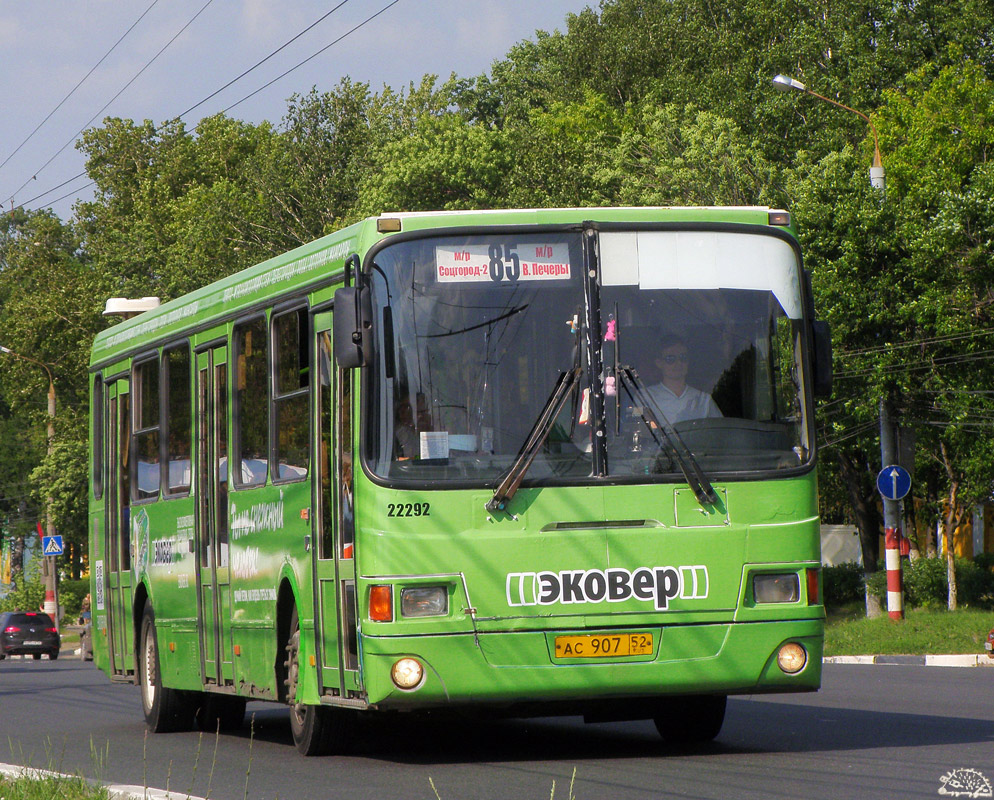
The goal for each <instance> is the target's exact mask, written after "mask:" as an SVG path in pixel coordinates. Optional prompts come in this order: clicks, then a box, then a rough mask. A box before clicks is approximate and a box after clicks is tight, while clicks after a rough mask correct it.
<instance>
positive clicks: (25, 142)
mask: <svg viewBox="0 0 994 800" xmlns="http://www.w3.org/2000/svg"><path fill="white" fill-rule="evenodd" d="M158 2H159V0H152V4H151V5H150V6H149V7H148V8H146V9H145V10H144V11H143V12H142V13H141V16H139V17H138V19H136V20H135V21H134V22H133V23H131V27H130V28H128V29H127V30H126V31H125V32H124V33H123V34H122V35H121V38H120V39H118V40H117V41H116V42H114V44H113V46H112V47H111V48H110V50H108V51H107V52H106V53H104V54H103V56H101V57H100V60H99V61H98V62H97V63H96V64H94V65H93V66H92V67H90V71H89V72H87V73H86V74H85V75H84V76H83V77H82V78H80V81H79V83H77V84H76V85H75V86H73V87H72V89H70V90H69V94H67V95H66V96H65V97H63V98H62V99H61V100H60V101H59V104H58V105H57V106H56V107H55V108H53V109H52V110H51V111H49V112H48V116H46V117H45V119H43V120H42V121H41V122H39V123H38V125H37V126H36V127H35V129H34V130H33V131H31V133H29V134H28V135H27V138H26V139H25V140H24V141H23V142H21V143H20V144H19V145H17V147H15V148H14V151H13V152H12V153H11V154H10V155H9V156H7V157H6V158H5V159H4V160H3V163H2V164H0V169H3V168H4V167H5V166H7V162H8V161H10V160H11V159H12V158H13V157H14V156H16V155H17V151H18V150H20V149H21V148H22V147H24V145H26V144H27V143H28V142H29V141H30V140H31V137H32V136H34V135H35V134H36V133H38V131H39V130H41V126H42V125H44V124H45V123H46V122H48V121H49V120H50V119H51V118H52V115H53V114H55V112H56V111H58V110H59V109H60V108H62V104H63V103H65V102H66V100H68V99H69V98H70V97H72V96H73V95H74V94H75V93H76V90H77V89H78V88H79V87H80V86H82V85H83V83H84V82H85V81H86V79H87V78H89V77H90V76H91V75H92V74H93V73H94V72H95V71H96V70H97V67H99V66H100V65H101V64H103V63H104V61H105V60H106V59H107V56H109V55H110V54H111V53H113V52H114V51H115V50H116V49H117V46H118V45H119V44H120V43H121V42H123V41H124V40H125V39H126V38H127V37H128V34H130V33H131V31H133V30H134V29H135V27H136V26H137V25H138V23H139V22H141V21H142V20H143V19H145V15H146V14H148V12H149V11H151V10H152V9H153V8H154V7H155V5H156V3H158ZM18 191H20V190H18ZM15 194H16V193H15Z"/></svg>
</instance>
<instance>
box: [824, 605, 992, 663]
mask: <svg viewBox="0 0 994 800" xmlns="http://www.w3.org/2000/svg"><path fill="white" fill-rule="evenodd" d="M991 628H994V612H992V611H985V610H980V609H974V608H964V609H960V610H957V611H945V610H928V609H923V608H913V609H911V610H908V611H905V619H904V620H903V621H902V622H897V621H895V620H892V619H890V617H888V616H887V612H886V611H885V612H884V614H883V615H882V616H880V617H876V618H875V619H867V618H866V617H865V616H864V609H863V606H862V605H858V606H851V607H849V606H846V607H845V608H842V609H833V610H831V611H829V614H828V620H827V621H826V624H825V655H826V656H863V655H909V656H920V655H946V654H978V653H984V652H985V650H984V642H985V641H987V634H988V632H990V630H991Z"/></svg>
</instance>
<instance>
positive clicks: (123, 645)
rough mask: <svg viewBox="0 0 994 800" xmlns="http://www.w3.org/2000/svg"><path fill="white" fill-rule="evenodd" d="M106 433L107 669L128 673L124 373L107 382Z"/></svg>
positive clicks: (128, 529) (131, 660) (128, 539)
mask: <svg viewBox="0 0 994 800" xmlns="http://www.w3.org/2000/svg"><path fill="white" fill-rule="evenodd" d="M106 391H107V402H106V403H105V404H104V407H105V408H106V409H107V412H106V413H107V418H106V427H105V430H106V431H107V436H106V439H105V443H106V448H107V449H106V453H105V456H106V457H105V459H104V463H105V464H106V465H107V491H106V492H105V493H104V498H105V500H104V502H105V511H106V519H107V524H106V526H105V535H106V539H105V540H104V554H105V558H106V562H107V563H106V567H105V573H106V576H107V578H106V580H107V639H108V642H109V644H110V655H111V671H112V673H113V674H115V675H131V674H134V669H135V655H134V626H133V624H132V594H131V593H132V578H131V538H132V537H131V472H130V468H129V464H128V454H129V448H130V444H131V408H130V404H129V403H128V398H129V394H128V380H127V379H126V378H122V379H120V380H116V381H110V382H108V384H107V386H106Z"/></svg>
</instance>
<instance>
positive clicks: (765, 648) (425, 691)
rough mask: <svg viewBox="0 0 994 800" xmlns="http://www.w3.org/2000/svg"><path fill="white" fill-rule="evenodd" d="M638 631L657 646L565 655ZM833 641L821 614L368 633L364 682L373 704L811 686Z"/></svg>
mask: <svg viewBox="0 0 994 800" xmlns="http://www.w3.org/2000/svg"><path fill="white" fill-rule="evenodd" d="M629 633H631V634H636V635H640V636H644V635H645V634H647V633H651V634H652V637H653V638H652V645H651V650H649V651H647V652H642V653H637V654H635V655H626V656H606V657H604V656H601V657H588V656H586V655H579V656H576V654H575V653H574V652H573V651H572V650H570V651H569V652H571V653H573V655H566V656H562V655H560V654H561V653H562V652H563V649H564V645H563V643H564V642H565V643H567V648H566V649H567V650H569V647H568V645H569V644H570V643H574V642H576V640H575V639H567V638H563V637H573V636H580V637H581V639H583V638H584V637H587V636H591V635H593V636H594V637H596V636H603V637H608V638H610V637H615V636H617V635H622V636H627V635H628V634H629ZM557 639H558V640H559V641H558V642H557ZM581 643H582V644H587V643H588V642H586V641H582V642H581ZM788 643H796V644H799V645H801V647H803V649H804V656H805V659H804V663H803V667H801V668H800V669H799V670H798V671H796V672H794V673H793V674H788V673H787V672H785V671H784V670H783V669H781V667H780V666H778V663H777V655H778V652H779V651H780V649H781V648H782V647H783V646H784V645H785V644H788ZM823 644H824V625H823V623H822V621H821V620H799V621H798V620H793V621H777V622H753V623H728V624H708V625H683V626H669V627H664V628H660V627H656V628H651V627H648V628H638V629H631V630H630V631H628V630H619V629H612V630H610V631H604V632H596V631H586V630H584V631H551V632H550V631H527V632H502V633H481V634H477V635H474V634H472V633H470V634H449V635H439V636H433V635H422V636H409V637H408V636H390V637H375V636H365V635H364V636H363V657H362V658H363V679H364V683H365V688H366V694H367V699H368V702H369V704H370V706H374V707H378V708H395V709H415V708H431V707H439V706H463V705H493V706H501V705H513V706H522V705H525V706H527V705H528V704H536V705H543V704H547V703H551V704H555V703H561V704H564V705H568V704H570V703H574V704H575V703H580V704H581V705H582V703H583V701H592V700H596V699H609V698H619V699H620V698H630V699H637V698H653V697H663V696H665V695H674V694H752V693H768V692H802V691H814V690H816V689H818V687H819V686H820V684H821V666H822V651H823ZM557 645H558V650H559V653H557ZM795 652H796V648H795ZM405 659H412V660H413V661H414V662H416V664H417V666H415V665H412V664H411V663H410V661H404V660H405ZM399 662H404V663H402V664H401V663H399ZM796 665H797V662H796V660H795V664H794V666H795V667H796ZM411 670H414V674H415V676H417V674H418V670H420V674H421V678H420V680H419V681H418V682H417V684H416V685H415V686H414V687H413V688H410V689H405V688H400V687H399V686H398V685H397V683H396V682H395V680H394V678H393V677H392V674H398V673H404V674H405V676H406V677H407V679H408V680H410V676H411Z"/></svg>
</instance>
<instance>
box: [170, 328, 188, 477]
mask: <svg viewBox="0 0 994 800" xmlns="http://www.w3.org/2000/svg"><path fill="white" fill-rule="evenodd" d="M164 361H165V367H166V379H165V381H164V388H165V394H166V396H165V406H166V430H165V440H166V463H167V464H168V467H167V470H168V472H167V477H166V492H167V493H168V494H182V493H184V492H188V491H190V449H191V445H190V436H191V433H192V424H191V414H192V406H191V400H192V399H193V397H192V394H191V391H190V366H191V360H190V348H189V345H187V344H186V342H184V343H183V344H182V345H181V346H180V347H173V348H171V349H169V350H167V351H166V357H165V359H164Z"/></svg>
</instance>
